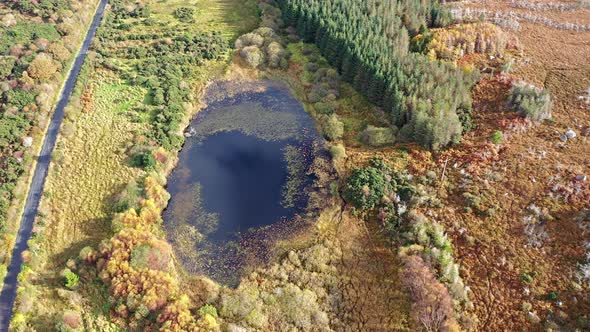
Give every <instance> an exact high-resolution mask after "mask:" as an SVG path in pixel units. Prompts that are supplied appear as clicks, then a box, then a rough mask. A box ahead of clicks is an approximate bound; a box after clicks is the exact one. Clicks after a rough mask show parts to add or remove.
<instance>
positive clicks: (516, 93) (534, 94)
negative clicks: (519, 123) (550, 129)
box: [508, 82, 553, 122]
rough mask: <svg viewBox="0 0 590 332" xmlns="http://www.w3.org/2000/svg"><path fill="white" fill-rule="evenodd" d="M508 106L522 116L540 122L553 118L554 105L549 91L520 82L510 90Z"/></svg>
mask: <svg viewBox="0 0 590 332" xmlns="http://www.w3.org/2000/svg"><path fill="white" fill-rule="evenodd" d="M508 104H509V106H510V107H511V108H512V110H513V111H515V112H517V113H518V114H519V115H520V116H522V117H524V118H527V119H529V120H531V121H533V122H539V121H543V120H545V119H549V118H550V117H551V106H552V104H553V103H552V101H551V96H550V95H549V92H548V91H547V90H545V89H539V88H537V87H535V86H534V85H531V84H527V83H524V82H520V83H517V84H515V85H514V86H513V87H512V90H510V96H509V99H508Z"/></svg>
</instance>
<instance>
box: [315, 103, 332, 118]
mask: <svg viewBox="0 0 590 332" xmlns="http://www.w3.org/2000/svg"><path fill="white" fill-rule="evenodd" d="M313 106H314V107H315V111H316V112H317V113H319V114H325V115H331V114H333V113H334V106H333V105H332V104H330V103H322V102H319V103H315V104H314V105H313Z"/></svg>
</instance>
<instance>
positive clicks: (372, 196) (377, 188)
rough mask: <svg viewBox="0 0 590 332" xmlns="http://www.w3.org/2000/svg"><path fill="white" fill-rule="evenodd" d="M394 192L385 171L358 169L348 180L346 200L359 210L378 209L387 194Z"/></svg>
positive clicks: (370, 168)
mask: <svg viewBox="0 0 590 332" xmlns="http://www.w3.org/2000/svg"><path fill="white" fill-rule="evenodd" d="M390 192H392V188H391V186H390V185H389V182H388V181H387V180H386V179H385V173H384V172H383V170H381V169H379V168H376V167H372V166H369V167H366V168H361V169H356V170H354V171H353V172H352V175H351V176H350V177H348V179H347V180H346V184H345V186H344V192H343V194H344V199H345V200H346V201H347V202H349V203H352V204H353V205H354V206H355V207H356V208H358V209H373V208H375V207H377V206H378V205H379V204H380V203H381V200H382V199H383V197H384V196H385V195H386V194H389V193H390Z"/></svg>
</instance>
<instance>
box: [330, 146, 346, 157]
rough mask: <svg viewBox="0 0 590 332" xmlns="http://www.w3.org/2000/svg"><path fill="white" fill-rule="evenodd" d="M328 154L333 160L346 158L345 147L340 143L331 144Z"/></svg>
mask: <svg viewBox="0 0 590 332" xmlns="http://www.w3.org/2000/svg"><path fill="white" fill-rule="evenodd" d="M330 154H331V155H332V159H334V160H340V159H342V158H346V148H344V145H342V144H336V145H333V146H331V147H330Z"/></svg>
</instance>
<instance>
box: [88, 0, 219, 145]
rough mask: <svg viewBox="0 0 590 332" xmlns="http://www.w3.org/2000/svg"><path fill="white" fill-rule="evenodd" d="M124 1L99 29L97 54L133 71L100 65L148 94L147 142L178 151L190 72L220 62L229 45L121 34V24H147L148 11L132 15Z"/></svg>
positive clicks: (210, 39)
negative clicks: (126, 63) (122, 62)
mask: <svg viewBox="0 0 590 332" xmlns="http://www.w3.org/2000/svg"><path fill="white" fill-rule="evenodd" d="M123 3H124V1H113V3H112V4H111V6H112V8H113V9H112V13H110V14H109V15H108V17H107V18H106V21H105V24H104V28H103V29H101V31H100V32H99V34H98V35H97V37H98V39H99V40H100V45H99V47H98V52H99V53H100V54H101V55H102V56H103V57H104V58H112V57H116V58H120V59H127V60H133V65H132V67H131V68H130V69H129V68H126V67H123V66H120V67H117V66H115V65H114V64H113V63H110V62H108V61H106V60H105V61H104V62H103V64H104V65H105V66H106V67H109V68H111V69H117V70H120V71H121V72H122V73H121V74H122V76H123V77H124V78H126V79H128V80H129V82H131V83H133V84H139V85H142V86H144V87H146V88H148V89H149V91H150V96H151V105H149V106H152V109H153V110H154V112H153V113H154V115H153V116H152V117H151V118H150V124H151V125H152V130H151V131H150V138H152V139H153V140H154V141H156V142H157V143H158V144H159V145H160V146H163V147H164V148H166V149H168V150H174V149H178V148H180V146H182V143H183V142H184V137H183V136H182V135H181V133H180V129H181V128H180V122H181V121H182V119H183V118H184V113H185V111H186V110H185V104H186V103H187V102H189V101H190V99H191V90H190V86H189V85H188V83H187V80H188V79H189V78H190V77H191V75H192V73H193V72H194V67H195V66H199V65H202V64H203V63H204V61H206V60H212V59H218V58H219V57H221V56H223V55H224V54H225V53H226V51H227V49H228V43H227V41H226V39H225V38H223V36H222V35H221V34H220V33H217V32H214V33H200V32H196V33H185V32H182V31H171V30H167V31H166V32H164V33H161V34H126V33H125V31H126V30H127V28H128V27H127V26H126V24H124V19H126V18H129V17H141V18H149V17H150V10H149V8H146V7H141V6H137V7H134V8H133V9H132V10H131V11H130V10H129V8H128V7H126V6H124V5H123ZM127 40H142V41H143V43H140V44H136V45H135V46H126V47H113V46H112V45H113V42H125V41H127Z"/></svg>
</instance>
